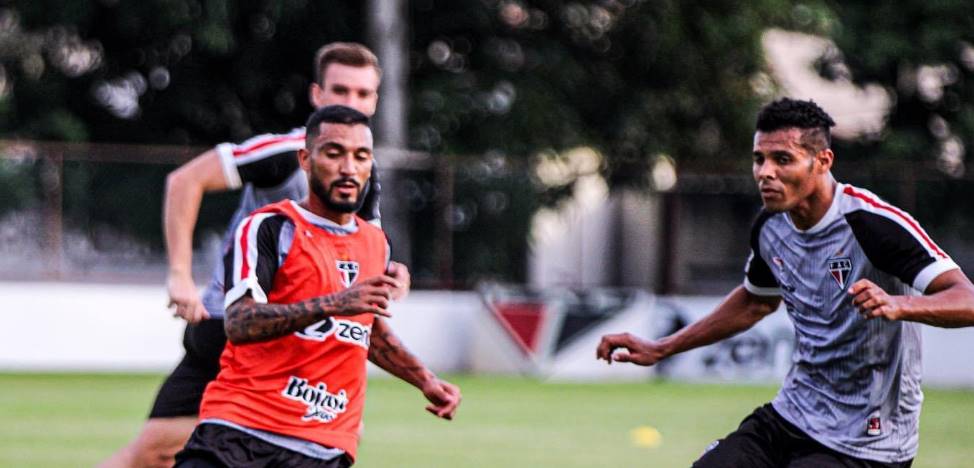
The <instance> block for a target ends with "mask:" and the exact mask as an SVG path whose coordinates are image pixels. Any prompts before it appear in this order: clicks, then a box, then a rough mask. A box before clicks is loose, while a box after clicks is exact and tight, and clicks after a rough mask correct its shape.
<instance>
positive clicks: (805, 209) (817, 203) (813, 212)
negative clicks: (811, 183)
mask: <svg viewBox="0 0 974 468" xmlns="http://www.w3.org/2000/svg"><path fill="white" fill-rule="evenodd" d="M836 186H837V183H836V181H835V179H833V178H832V176H831V175H829V176H828V179H827V180H825V181H823V183H820V184H818V185H817V186H816V188H815V190H813V191H812V193H811V194H809V195H808V197H805V199H804V200H802V201H801V203H799V204H798V206H796V207H795V208H793V209H791V210H789V211H788V216H789V217H791V222H792V224H794V225H795V227H796V228H798V229H801V230H802V231H805V230H808V229H811V228H812V227H813V226H815V225H816V224H818V222H819V221H821V220H822V218H823V217H825V213H828V211H829V208H831V207H832V202H833V201H834V200H835V189H836Z"/></svg>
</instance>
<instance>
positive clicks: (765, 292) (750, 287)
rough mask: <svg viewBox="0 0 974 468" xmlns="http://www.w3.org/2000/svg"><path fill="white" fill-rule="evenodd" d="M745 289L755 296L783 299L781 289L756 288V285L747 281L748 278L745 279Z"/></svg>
mask: <svg viewBox="0 0 974 468" xmlns="http://www.w3.org/2000/svg"><path fill="white" fill-rule="evenodd" d="M744 289H746V290H747V292H749V293H751V294H754V295H755V296H765V297H772V296H773V297H781V288H763V287H761V286H755V285H754V283H751V280H749V279H747V276H745V277H744Z"/></svg>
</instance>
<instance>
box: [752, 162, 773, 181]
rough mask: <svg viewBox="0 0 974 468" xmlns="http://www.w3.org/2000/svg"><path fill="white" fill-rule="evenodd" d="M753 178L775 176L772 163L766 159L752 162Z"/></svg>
mask: <svg viewBox="0 0 974 468" xmlns="http://www.w3.org/2000/svg"><path fill="white" fill-rule="evenodd" d="M754 178H755V179H756V180H759V181H760V180H771V179H774V178H775V171H774V165H773V164H771V163H770V162H769V161H768V160H765V161H763V162H760V163H758V162H755V163H754Z"/></svg>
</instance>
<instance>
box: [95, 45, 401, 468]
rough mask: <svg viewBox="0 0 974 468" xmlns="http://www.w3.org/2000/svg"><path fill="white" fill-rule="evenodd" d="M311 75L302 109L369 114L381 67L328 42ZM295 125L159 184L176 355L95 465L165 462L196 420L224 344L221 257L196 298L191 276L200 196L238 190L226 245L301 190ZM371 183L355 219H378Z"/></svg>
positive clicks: (212, 155) (354, 48) (209, 156)
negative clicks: (130, 434) (179, 346)
mask: <svg viewBox="0 0 974 468" xmlns="http://www.w3.org/2000/svg"><path fill="white" fill-rule="evenodd" d="M314 66H315V67H314V70H315V77H314V78H315V79H314V82H313V83H312V84H311V86H310V89H309V98H310V101H311V105H312V106H314V107H316V108H320V107H324V106H327V105H333V104H341V105H345V106H348V107H351V108H353V109H356V110H358V111H359V112H361V113H363V114H365V115H367V116H371V115H372V114H374V113H375V109H376V104H377V103H378V98H379V95H378V90H379V82H380V79H381V69H380V68H379V62H378V59H377V58H376V57H375V55H374V54H373V53H372V51H370V50H369V49H368V48H367V47H365V46H363V45H361V44H355V43H340V42H336V43H331V44H327V45H325V46H324V47H322V48H321V49H319V50H318V53H317V54H316V57H315V62H314ZM304 137H305V135H304V129H303V128H299V129H295V130H292V131H291V132H290V133H287V134H282V135H274V134H267V135H260V136H256V137H254V138H251V139H249V140H247V141H245V142H243V143H241V144H237V145H235V144H230V143H223V144H220V145H217V147H216V148H214V149H212V150H209V151H207V152H205V153H203V154H201V155H199V156H197V157H196V158H194V159H193V160H192V161H190V162H188V163H186V164H185V165H183V166H181V167H180V168H178V169H176V170H175V171H173V172H172V173H171V174H170V175H169V178H168V180H167V190H166V197H165V208H164V221H165V223H164V224H165V236H166V247H167V249H168V254H169V278H168V289H169V300H170V306H171V307H175V309H176V310H175V312H176V314H177V315H178V316H180V317H182V318H184V319H186V321H187V322H188V324H187V326H186V331H185V334H184V336H183V347H184V348H185V350H186V353H185V356H184V357H183V359H182V361H181V362H180V363H179V364H178V365H177V366H176V368H175V369H174V370H173V371H172V373H171V374H170V375H169V376H168V377H167V378H166V380H165V382H164V383H163V384H162V387H161V388H160V389H159V392H158V394H157V396H156V400H155V402H154V404H153V406H152V410H151V411H150V413H149V418H148V420H147V421H146V423H145V425H144V426H143V427H142V430H141V432H140V433H139V435H138V436H137V437H136V438H135V439H134V440H133V441H132V442H131V443H130V444H129V445H127V446H126V447H124V448H122V449H121V450H119V451H118V452H117V453H115V454H114V455H112V457H111V458H109V459H108V460H106V461H105V462H104V463H103V464H102V466H103V467H106V468H108V467H132V466H135V467H168V466H172V464H173V456H174V455H175V453H176V452H177V451H178V450H179V449H180V448H182V446H183V444H185V443H186V439H187V438H188V437H189V434H190V433H191V432H192V430H193V427H195V425H196V420H197V414H198V410H199V404H200V399H201V398H202V396H203V389H204V388H205V387H206V384H207V383H209V382H210V381H211V380H213V379H214V378H215V377H216V374H217V372H218V371H219V358H220V352H221V351H222V350H223V346H224V343H225V342H226V335H225V334H224V329H223V328H224V324H223V281H224V271H223V264H222V262H217V265H216V266H215V268H214V271H213V275H212V279H211V280H210V282H209V284H207V286H206V289H204V291H203V294H202V297H201V296H200V294H199V293H198V292H197V290H196V285H195V283H194V282H193V274H192V255H193V230H194V227H195V225H196V219H197V216H198V214H199V208H200V204H201V201H202V197H203V194H204V193H206V192H221V191H227V190H236V189H242V190H243V193H242V195H241V199H240V205H239V206H238V208H237V210H236V212H235V213H234V215H233V218H232V219H231V222H230V226H229V228H228V230H227V233H226V234H225V236H224V240H223V246H224V251H226V250H227V249H228V248H229V245H230V242H231V240H232V236H233V229H234V228H235V227H236V226H237V224H238V223H239V222H240V220H241V219H243V218H244V217H245V216H247V215H248V214H250V212H252V211H253V210H255V209H257V208H258V207H261V206H263V205H266V204H269V203H273V202H276V201H279V200H283V199H291V200H301V199H303V198H304V197H305V196H306V195H307V193H308V186H307V178H306V177H305V175H304V172H303V171H301V169H300V166H299V165H298V160H297V156H296V152H297V151H298V150H299V149H301V148H303V147H304ZM378 200H379V184H378V182H377V179H375V177H374V174H373V177H372V178H370V182H369V186H368V189H367V195H366V197H365V199H364V201H363V204H362V209H361V211H360V215H361V216H362V217H363V218H365V219H366V220H371V221H372V222H375V223H378V220H379V201H378ZM390 274H391V275H392V276H394V277H395V278H396V279H397V281H398V284H400V285H401V287H402V289H400V290H398V291H396V292H395V294H394V295H395V297H396V298H400V297H401V296H403V295H405V293H406V292H407V291H408V287H409V272H408V270H407V269H406V267H405V266H404V265H401V264H398V263H395V262H392V263H391V264H390Z"/></svg>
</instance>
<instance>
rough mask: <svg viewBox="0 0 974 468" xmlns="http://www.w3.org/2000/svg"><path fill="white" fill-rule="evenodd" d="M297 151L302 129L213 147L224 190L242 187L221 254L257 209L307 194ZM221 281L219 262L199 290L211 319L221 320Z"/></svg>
mask: <svg viewBox="0 0 974 468" xmlns="http://www.w3.org/2000/svg"><path fill="white" fill-rule="evenodd" d="M300 148H304V129H303V128H298V129H294V130H292V131H291V132H289V133H285V134H280V135H276V134H267V135H259V136H256V137H253V138H251V139H249V140H247V141H244V142H243V143H240V144H232V143H223V144H220V145H217V147H216V152H217V154H218V155H219V157H220V163H221V165H222V167H223V176H224V179H226V181H227V186H228V188H230V189H238V188H243V193H242V194H241V196H240V204H239V205H238V206H237V210H236V211H234V213H233V217H232V218H231V219H230V225H229V227H228V228H227V231H226V233H225V234H224V236H223V244H222V252H224V253H226V252H228V251H229V250H230V244H231V242H233V235H234V231H235V230H236V227H237V225H238V224H239V223H240V221H241V220H242V219H244V218H245V217H247V216H248V215H250V213H251V212H253V211H254V210H256V209H257V208H260V207H262V206H264V205H268V204H271V203H275V202H278V201H281V200H284V199H291V200H301V199H303V198H304V197H305V196H307V195H308V179H307V177H305V175H304V171H302V170H301V167H300V165H299V164H298V158H297V150H298V149H300ZM224 278H225V274H224V265H223V261H222V259H221V261H218V262H217V263H216V265H215V266H214V268H213V274H212V276H211V277H210V282H209V283H207V285H206V289H205V290H204V291H203V306H204V307H206V311H207V312H209V314H210V316H211V317H213V318H222V317H223V296H224V292H223V281H224Z"/></svg>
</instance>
